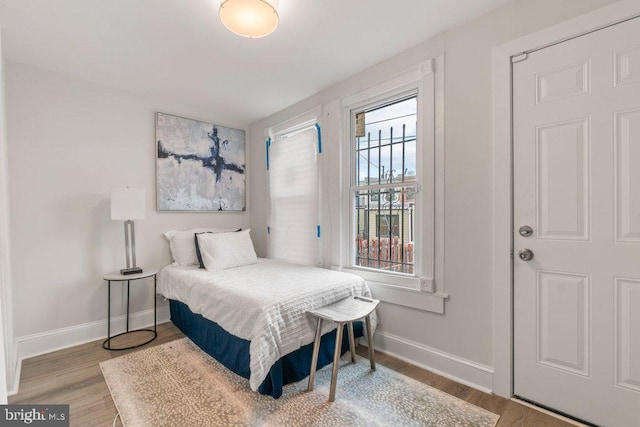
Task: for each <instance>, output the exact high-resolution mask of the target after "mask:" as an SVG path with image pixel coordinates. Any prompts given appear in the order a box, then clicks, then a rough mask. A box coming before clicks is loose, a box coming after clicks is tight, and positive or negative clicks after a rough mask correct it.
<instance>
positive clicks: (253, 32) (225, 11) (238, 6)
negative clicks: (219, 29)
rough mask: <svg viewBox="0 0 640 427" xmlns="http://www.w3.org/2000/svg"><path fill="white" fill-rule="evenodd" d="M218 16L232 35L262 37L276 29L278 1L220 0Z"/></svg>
mask: <svg viewBox="0 0 640 427" xmlns="http://www.w3.org/2000/svg"><path fill="white" fill-rule="evenodd" d="M218 15H219V16H220V20H221V21H222V23H223V24H224V26H225V27H227V28H228V29H229V30H230V31H231V32H233V33H236V34H238V35H240V36H243V37H249V38H258V37H264V36H268V35H269V34H271V33H273V32H274V31H275V29H276V28H278V21H279V19H278V0H222V1H221V2H220V9H219V10H218Z"/></svg>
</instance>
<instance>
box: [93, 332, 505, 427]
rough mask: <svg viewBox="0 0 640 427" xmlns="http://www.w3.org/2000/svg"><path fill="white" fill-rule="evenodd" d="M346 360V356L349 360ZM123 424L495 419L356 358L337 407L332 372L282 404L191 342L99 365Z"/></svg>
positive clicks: (490, 422) (341, 384) (288, 392)
mask: <svg viewBox="0 0 640 427" xmlns="http://www.w3.org/2000/svg"><path fill="white" fill-rule="evenodd" d="M346 357H348V353H347V355H346ZM100 368H102V373H103V375H104V378H105V380H106V382H107V385H108V386H109V390H110V391H111V396H112V397H113V401H114V402H115V405H116V407H117V408H118V412H119V413H120V417H121V420H122V423H123V424H124V425H125V426H127V427H134V426H154V427H157V426H189V427H195V426H322V427H325V426H340V427H343V426H363V425H366V426H374V425H379V426H397V427H399V426H442V427H446V426H456V427H459V426H482V427H484V426H487V427H493V426H495V424H496V422H497V421H498V418H499V417H498V415H495V414H493V413H491V412H488V411H486V410H484V409H482V408H479V407H477V406H474V405H472V404H470V403H467V402H464V401H462V400H460V399H457V398H455V397H453V396H451V395H448V394H446V393H443V392H441V391H439V390H436V389H434V388H432V387H429V386H428V385H426V384H423V383H421V382H418V381H416V380H413V379H411V378H408V377H406V376H404V375H402V374H399V373H397V372H395V371H392V370H390V369H387V368H385V367H384V366H380V365H378V366H377V370H376V371H375V372H370V370H369V361H368V360H367V359H363V358H360V357H358V358H357V359H356V363H355V364H350V363H348V361H347V360H343V361H342V362H341V366H340V370H339V371H338V386H337V391H336V401H335V402H334V403H328V402H327V398H328V396H329V384H330V382H331V365H328V366H326V367H325V368H324V369H322V370H320V371H318V374H317V376H316V385H315V389H314V390H313V391H312V392H307V391H306V388H307V380H306V379H305V380H303V381H300V382H298V383H295V384H290V385H287V386H285V387H284V392H283V395H282V397H281V398H280V399H273V398H271V397H269V396H263V395H260V394H258V393H255V392H252V391H251V389H250V388H249V381H248V380H246V379H244V378H241V377H239V376H237V375H236V374H234V373H233V372H231V371H229V370H228V369H226V368H225V367H223V366H222V365H220V364H219V363H218V362H217V361H215V360H214V359H212V358H211V357H210V356H208V355H207V354H205V353H204V352H203V351H202V350H200V349H199V348H198V347H197V346H196V345H195V344H193V343H192V342H191V341H190V340H189V339H188V338H182V339H179V340H176V341H173V342H170V343H167V344H163V345H161V346H156V347H152V348H149V349H147V350H142V351H138V352H135V353H131V354H128V355H126V356H121V357H118V358H115V359H111V360H108V361H105V362H102V363H100Z"/></svg>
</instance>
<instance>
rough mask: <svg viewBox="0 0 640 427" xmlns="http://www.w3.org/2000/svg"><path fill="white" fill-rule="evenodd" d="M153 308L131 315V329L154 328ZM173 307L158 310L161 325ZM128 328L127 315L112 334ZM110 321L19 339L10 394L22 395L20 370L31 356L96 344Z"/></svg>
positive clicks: (115, 320) (114, 325) (114, 322)
mask: <svg viewBox="0 0 640 427" xmlns="http://www.w3.org/2000/svg"><path fill="white" fill-rule="evenodd" d="M153 314H154V312H153V309H151V310H144V311H139V312H137V313H132V314H130V315H129V329H130V330H133V329H139V328H148V327H153ZM169 317H170V315H169V306H168V305H167V306H162V307H158V312H157V324H158V325H160V324H162V323H166V322H168V321H169ZM125 329H126V315H121V316H117V317H112V318H111V331H112V332H111V335H112V336H113V335H115V334H117V333H120V332H124V330H125ZM106 332H107V320H106V319H104V320H98V321H95V322H89V323H84V324H81V325H74V326H69V327H66V328H60V329H54V330H51V331H46V332H40V333H37V334H31V335H25V336H22V337H18V338H17V340H16V342H17V344H16V347H17V354H16V360H17V361H18V363H17V364H16V368H15V376H14V378H15V380H14V381H13V383H12V384H10V387H9V395H10V396H11V395H14V394H16V393H17V392H18V388H19V384H20V371H21V369H22V361H23V360H25V359H28V358H30V357H35V356H40V355H42V354H46V353H51V352H54V351H58V350H63V349H65V348H69V347H74V346H76V345H80V344H85V343H88V342H92V341H97V340H102V339H105V338H106V337H107V335H106ZM104 351H107V350H104Z"/></svg>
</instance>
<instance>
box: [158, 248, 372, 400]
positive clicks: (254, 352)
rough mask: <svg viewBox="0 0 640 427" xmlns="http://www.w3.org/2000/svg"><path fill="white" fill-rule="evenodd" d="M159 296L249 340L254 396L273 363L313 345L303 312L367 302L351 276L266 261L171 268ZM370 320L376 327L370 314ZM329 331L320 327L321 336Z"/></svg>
mask: <svg viewBox="0 0 640 427" xmlns="http://www.w3.org/2000/svg"><path fill="white" fill-rule="evenodd" d="M158 293H160V294H162V295H164V296H165V297H166V298H169V299H174V300H178V301H181V302H183V303H185V304H187V305H188V306H189V308H190V309H191V311H192V312H194V313H197V314H201V315H202V316H204V317H205V318H207V319H209V320H211V321H213V322H215V323H217V324H218V325H220V326H221V327H223V328H224V329H225V330H226V331H227V332H229V333H230V334H232V335H235V336H236V337H239V338H242V339H245V340H248V341H250V345H249V349H250V360H251V363H250V365H251V366H250V368H251V377H250V379H249V383H250V385H251V389H252V390H254V391H256V390H258V387H259V386H260V384H262V382H263V381H264V379H265V378H266V377H267V374H268V373H269V370H270V369H271V366H273V364H274V363H275V362H276V361H277V360H278V359H280V358H281V357H282V356H284V355H286V354H288V353H291V352H292V351H295V350H297V349H298V348H300V347H301V346H303V345H306V344H309V343H311V342H313V338H314V334H315V324H316V323H315V319H313V318H312V317H311V316H310V315H308V314H306V312H307V311H309V310H313V309H316V308H320V307H322V306H325V305H328V304H331V303H333V302H335V301H339V300H341V299H343V298H346V297H348V296H350V295H361V296H365V297H371V291H370V290H369V287H368V286H367V284H366V282H365V281H364V280H363V279H362V278H360V277H358V276H356V275H353V274H348V273H342V272H338V271H333V270H327V269H322V268H314V267H305V266H300V265H295V264H289V263H285V262H282V261H276V260H270V259H261V260H259V262H258V263H257V264H253V265H249V266H245V267H238V268H231V269H228V270H223V271H219V272H208V271H206V270H203V269H199V268H197V267H179V266H177V265H175V264H172V265H169V266H167V267H165V268H163V269H162V271H161V272H160V275H159V278H158ZM371 321H372V327H374V328H375V325H376V323H377V318H376V316H375V313H373V314H372V315H371ZM333 328H335V324H333V325H332V324H331V322H325V325H324V328H323V332H322V333H323V334H324V333H326V332H328V331H330V330H331V329H333Z"/></svg>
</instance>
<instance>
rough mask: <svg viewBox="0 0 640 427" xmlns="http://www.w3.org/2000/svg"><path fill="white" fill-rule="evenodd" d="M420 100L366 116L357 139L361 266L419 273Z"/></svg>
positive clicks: (377, 109) (395, 104)
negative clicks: (416, 262)
mask: <svg viewBox="0 0 640 427" xmlns="http://www.w3.org/2000/svg"><path fill="white" fill-rule="evenodd" d="M417 110H418V103H417V97H416V96H415V95H412V96H410V97H406V98H402V99H399V100H395V101H393V102H392V103H387V104H384V105H381V106H377V107H375V108H372V109H370V110H366V111H365V113H364V124H365V132H364V136H358V137H355V144H354V151H355V158H354V162H355V164H354V168H355V171H354V172H355V173H354V175H355V179H354V181H355V187H356V191H355V204H354V205H355V230H354V231H355V241H356V246H355V247H356V253H355V265H356V266H361V267H369V268H375V269H380V270H385V271H390V272H399V273H407V274H413V272H414V271H413V265H414V257H415V253H414V219H415V215H416V203H415V194H416V188H417V182H416V158H417V156H416V127H417V126H416V124H417V112H418V111H417Z"/></svg>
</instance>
